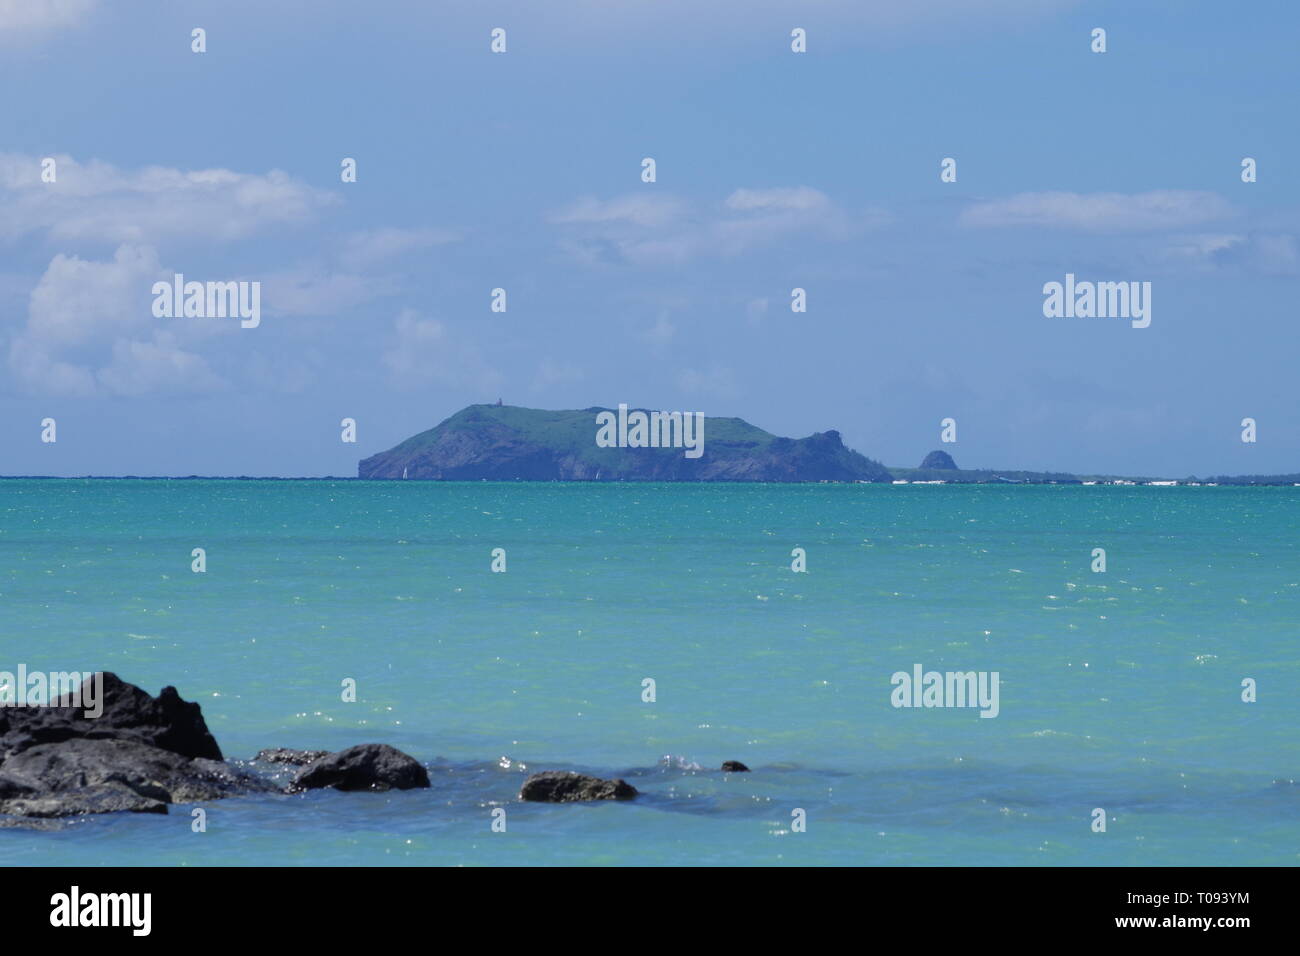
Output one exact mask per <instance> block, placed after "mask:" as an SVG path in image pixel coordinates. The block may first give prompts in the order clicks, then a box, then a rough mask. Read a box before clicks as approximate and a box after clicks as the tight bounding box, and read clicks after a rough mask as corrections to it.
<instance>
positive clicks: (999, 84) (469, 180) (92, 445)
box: [0, 0, 1300, 477]
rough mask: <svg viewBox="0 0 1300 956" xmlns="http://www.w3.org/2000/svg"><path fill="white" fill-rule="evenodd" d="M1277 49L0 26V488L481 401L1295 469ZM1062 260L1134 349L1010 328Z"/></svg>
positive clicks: (1297, 259)
mask: <svg viewBox="0 0 1300 956" xmlns="http://www.w3.org/2000/svg"><path fill="white" fill-rule="evenodd" d="M195 28H202V29H203V30H204V31H205V33H206V36H205V39H206V52H202V53H196V52H194V51H193V50H192V44H193V39H192V31H193V30H194V29H195ZM497 28H500V29H503V30H504V31H505V43H506V49H505V52H504V53H496V52H493V51H492V49H491V44H492V31H493V30H494V29H497ZM796 28H798V29H802V30H804V31H806V52H802V53H796V52H794V51H793V50H792V49H791V45H792V42H793V40H792V37H791V32H792V31H793V30H795V29H796ZM1097 28H1101V29H1104V30H1105V31H1106V33H1105V40H1106V50H1105V52H1104V53H1099V52H1094V51H1093V49H1092V48H1093V45H1094V39H1093V31H1094V29H1097ZM1298 29H1300V6H1297V5H1296V4H1294V3H1290V2H1282V0H1264V2H1257V3H1251V4H1245V5H1243V4H1237V3H1232V2H1227V0H1224V2H1194V0H1178V2H1150V0H1148V2H1144V0H1124V2H1088V0H1077V2H1071V0H906V2H904V0H893V2H879V0H784V2H778V0H710V2H709V3H707V4H703V3H700V2H698V0H621V2H614V0H549V2H547V3H544V4H543V3H540V2H537V0H523V2H497V0H473V2H460V0H419V2H416V0H373V2H370V3H365V4H353V3H345V2H330V0H314V2H299V0H276V2H266V0H220V2H207V0H165V2H164V0H158V2H155V0H133V2H131V3H110V2H107V0H0V85H2V88H3V94H2V95H0V249H2V252H0V474H3V475H26V474H40V475H86V474H94V475H126V474H131V475H192V474H201V475H264V476H323V475H340V476H352V475H355V474H356V464H357V461H358V460H359V459H361V458H364V457H367V456H369V455H372V454H374V453H376V452H379V451H382V450H385V449H387V448H389V447H391V446H393V445H394V444H396V443H397V442H399V441H401V440H402V439H404V438H406V437H408V436H410V435H412V434H414V433H416V432H419V431H423V430H424V429H427V428H430V427H432V426H433V425H435V424H437V423H438V422H440V421H442V420H443V419H445V418H447V417H449V416H450V415H452V414H453V413H454V412H456V411H457V410H459V409H460V408H462V407H464V406H466V405H468V404H471V403H475V402H495V401H496V400H497V399H498V398H500V399H501V400H503V401H504V402H505V403H506V404H510V405H523V406H528V407H535V408H556V409H559V408H586V407H590V406H594V405H600V406H607V407H613V406H616V405H618V404H619V403H627V404H629V405H631V406H634V407H635V406H640V407H648V408H662V409H667V410H682V411H701V412H704V413H705V414H706V415H710V416H714V415H717V416H739V417H742V418H744V419H746V420H748V421H750V422H752V423H753V424H755V425H758V426H759V427H762V428H765V429H767V430H768V431H771V432H774V433H776V434H779V435H788V436H793V437H802V436H805V435H808V434H811V433H813V432H818V431H825V430H828V429H832V428H833V429H837V430H839V431H840V433H841V434H842V435H843V437H844V440H845V443H846V444H848V445H849V446H850V447H853V448H855V449H857V450H859V451H861V452H863V453H864V454H866V455H868V456H870V457H872V458H875V459H877V460H880V461H882V462H884V463H885V464H887V465H894V466H915V465H916V464H918V463H919V462H920V460H921V458H922V457H923V456H924V455H925V453H926V452H928V451H930V450H932V449H934V448H939V447H942V448H944V449H945V450H947V451H949V452H950V453H951V454H952V455H953V457H954V458H955V459H956V461H957V463H958V464H959V465H961V466H963V467H970V468H1008V469H1009V468H1019V469H1035V470H1060V471H1073V472H1080V473H1085V472H1086V473H1114V474H1135V475H1151V474H1156V475H1169V476H1174V477H1183V476H1187V475H1200V476H1206V475H1219V474H1267V473H1281V472H1295V471H1300V415H1297V411H1298V409H1297V397H1296V396H1297V390H1296V364H1297V362H1296V360H1297V343H1300V336H1298V335H1297V332H1296V304H1295V300H1296V294H1297V280H1298V279H1300V244H1298V240H1297V235H1298V234H1300V192H1298V188H1297V180H1296V176H1297V172H1296V170H1297V158H1298V157H1300V142H1298V138H1300V137H1298V132H1297V130H1298V129H1300V124H1297V121H1296V110H1295V104H1296V91H1297V80H1298V79H1300V65H1298V64H1300V60H1298V59H1297V57H1296V56H1295V53H1294V37H1295V36H1296V35H1297V32H1298ZM647 157H649V158H653V159H654V161H655V174H656V175H655V181H654V182H645V181H643V164H642V161H643V160H644V159H645V158H647ZM1247 157H1249V158H1252V159H1254V160H1255V163H1256V177H1257V178H1256V181H1255V182H1249V183H1247V182H1243V181H1242V161H1243V159H1244V158H1247ZM345 158H351V159H354V160H355V161H356V181H355V182H344V181H342V176H341V170H342V163H343V160H344V159H345ZM948 158H951V159H954V160H955V161H956V181H955V182H945V181H943V180H942V178H941V175H940V173H941V163H942V161H943V160H945V159H948ZM45 159H53V160H54V169H55V173H56V179H55V181H54V182H45V181H43V180H42V169H43V166H42V162H43V160H45ZM176 273H182V274H183V275H184V276H185V277H186V279H187V280H197V281H222V282H225V281H240V282H250V283H251V282H258V283H260V287H259V288H260V295H261V300H260V301H261V317H260V323H259V324H258V325H257V326H256V327H255V328H244V327H242V326H241V323H240V322H239V321H238V320H237V319H231V318H219V317H207V316H188V317H186V316H180V317H166V316H163V317H159V316H156V315H155V314H154V312H155V309H154V295H153V292H152V289H153V284H154V283H155V282H156V281H159V280H166V281H170V280H171V279H172V277H173V276H174V275H175V274H176ZM1067 274H1073V275H1075V276H1076V278H1077V280H1079V281H1096V282H1103V281H1115V282H1119V281H1123V282H1140V283H1146V282H1149V283H1150V289H1151V293H1150V295H1151V316H1150V317H1151V322H1150V325H1149V326H1147V327H1145V328H1135V327H1133V325H1132V323H1131V322H1130V321H1129V320H1128V319H1125V318H1113V317H1111V318H1101V317H1070V318H1065V317H1048V316H1045V315H1044V310H1043V304H1044V291H1043V290H1044V284H1045V283H1049V282H1053V281H1055V282H1064V280H1065V276H1066V275H1067ZM498 288H499V289H504V290H505V292H506V311H504V312H494V311H492V308H491V304H492V290H493V289H498ZM796 288H801V289H803V290H805V293H806V302H807V310H806V311H804V312H794V311H792V309H791V301H792V298H791V293H792V290H793V289H796ZM46 418H53V419H54V420H55V422H56V423H57V426H56V427H57V441H55V442H54V443H49V442H45V441H42V424H41V423H42V421H43V420H44V419H46ZM344 418H352V419H354V420H355V421H356V423H357V428H356V433H357V441H356V443H355V444H350V443H346V442H343V441H342V440H341V432H342V429H341V426H340V423H341V421H342V420H343V419H344ZM945 418H952V419H954V420H955V421H956V423H957V441H956V443H954V444H941V442H940V429H941V421H942V420H943V419H945ZM1245 418H1252V419H1254V420H1255V421H1256V423H1257V424H1256V429H1257V431H1256V435H1257V440H1256V441H1255V442H1253V443H1247V442H1243V441H1242V440H1241V436H1242V420H1243V419H1245ZM593 436H594V426H593ZM593 440H594V438H593ZM706 441H707V438H706Z"/></svg>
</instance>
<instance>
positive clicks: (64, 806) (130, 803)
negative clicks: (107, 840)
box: [4, 785, 167, 819]
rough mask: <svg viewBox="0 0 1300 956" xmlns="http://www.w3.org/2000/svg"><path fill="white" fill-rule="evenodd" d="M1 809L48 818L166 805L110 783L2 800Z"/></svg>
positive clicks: (150, 810) (152, 809) (146, 809)
mask: <svg viewBox="0 0 1300 956" xmlns="http://www.w3.org/2000/svg"><path fill="white" fill-rule="evenodd" d="M4 812H5V813H8V814H11V815H13V816H18V817H33V818H37V819H49V818H52V817H73V816H80V815H82V814H87V813H166V812H167V804H166V803H165V802H164V801H162V800H155V799H152V798H151V797H145V796H141V795H140V794H138V793H136V792H135V791H133V790H129V789H127V788H126V787H121V786H116V785H110V786H102V787H81V788H78V789H76V790H64V791H60V792H58V793H49V792H47V793H41V794H37V795H35V796H31V797H21V798H19V799H17V800H10V801H9V802H8V803H6V804H5V805H4Z"/></svg>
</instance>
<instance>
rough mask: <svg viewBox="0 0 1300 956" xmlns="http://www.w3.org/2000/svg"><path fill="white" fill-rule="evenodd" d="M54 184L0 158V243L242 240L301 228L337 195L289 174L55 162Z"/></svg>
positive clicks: (36, 169) (27, 161)
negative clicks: (290, 226) (32, 238)
mask: <svg viewBox="0 0 1300 956" xmlns="http://www.w3.org/2000/svg"><path fill="white" fill-rule="evenodd" d="M53 159H54V160H55V163H56V166H55V168H56V171H57V178H56V181H55V182H52V183H46V182H42V181H41V157H35V156H23V155H18V154H15V153H3V154H0V204H3V206H4V207H5V216H4V217H3V219H0V238H3V239H17V238H20V237H22V236H26V235H31V234H44V235H46V236H47V237H49V238H51V239H57V240H99V241H107V242H157V241H160V240H162V239H165V238H169V237H175V236H186V237H193V236H194V235H195V234H196V233H197V234H199V235H202V236H203V237H205V238H215V239H240V238H244V237H246V236H250V235H253V234H254V233H256V232H258V231H260V230H262V229H264V228H266V227H268V226H273V225H280V224H285V223H299V222H305V221H308V220H310V219H312V218H313V217H314V216H315V215H316V213H317V212H318V211H319V210H320V209H322V208H324V207H326V206H329V205H332V204H334V203H336V202H338V201H339V200H338V197H337V196H335V195H334V194H332V193H328V192H325V191H323V190H318V189H314V188H312V187H310V186H307V185H306V184H304V183H301V182H299V181H297V180H295V179H293V178H292V177H291V176H289V175H288V174H287V173H284V172H281V171H279V170H271V171H270V172H268V173H264V174H256V173H237V172H233V171H231V170H228V169H199V170H189V171H186V170H180V169H173V168H169V167H165V166H146V167H143V168H141V169H138V170H134V171H128V170H123V169H119V168H118V167H116V166H113V165H111V164H109V163H105V162H102V161H100V160H90V161H89V162H86V163H80V162H78V161H76V160H74V159H73V158H72V157H70V156H55V157H53Z"/></svg>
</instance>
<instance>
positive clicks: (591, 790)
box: [519, 770, 637, 803]
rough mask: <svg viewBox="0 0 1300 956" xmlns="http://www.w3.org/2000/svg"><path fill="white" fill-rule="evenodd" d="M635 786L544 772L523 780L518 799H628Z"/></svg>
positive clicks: (632, 795)
mask: <svg viewBox="0 0 1300 956" xmlns="http://www.w3.org/2000/svg"><path fill="white" fill-rule="evenodd" d="M636 795H637V790H636V787H634V786H632V785H631V784H630V783H627V782H626V781H624V780H602V779H601V778H600V777H589V776H587V775H586V774H582V773H574V772H573V771H572V770H545V771H543V772H541V773H535V774H533V775H532V776H531V777H529V778H528V779H527V780H525V781H524V785H523V788H522V789H521V790H520V791H519V798H520V799H521V800H533V801H537V802H541V803H573V802H576V801H579V800H630V799H631V798H633V797H635V796H636Z"/></svg>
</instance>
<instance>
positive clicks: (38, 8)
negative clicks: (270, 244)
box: [0, 0, 99, 37]
mask: <svg viewBox="0 0 1300 956" xmlns="http://www.w3.org/2000/svg"><path fill="white" fill-rule="evenodd" d="M98 3H99V0H0V37H4V36H6V35H9V34H19V33H23V34H25V33H28V32H31V31H38V30H53V29H57V28H59V27H70V26H76V25H78V24H80V23H82V22H83V21H84V20H85V19H86V17H87V16H88V15H89V14H90V13H91V12H92V11H93V10H94V9H95V7H96V5H97V4H98Z"/></svg>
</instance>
